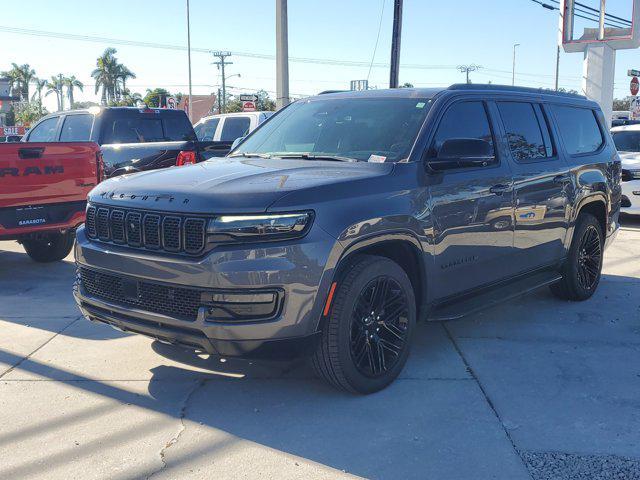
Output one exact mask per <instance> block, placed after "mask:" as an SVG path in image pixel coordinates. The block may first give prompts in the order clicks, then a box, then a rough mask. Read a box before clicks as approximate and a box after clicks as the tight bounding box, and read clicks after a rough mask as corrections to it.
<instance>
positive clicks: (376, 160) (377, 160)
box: [367, 155, 387, 163]
mask: <svg viewBox="0 0 640 480" xmlns="http://www.w3.org/2000/svg"><path fill="white" fill-rule="evenodd" d="M386 159H387V157H383V156H382V155H371V156H370V157H369V160H367V161H368V162H371V163H384V161H385V160H386Z"/></svg>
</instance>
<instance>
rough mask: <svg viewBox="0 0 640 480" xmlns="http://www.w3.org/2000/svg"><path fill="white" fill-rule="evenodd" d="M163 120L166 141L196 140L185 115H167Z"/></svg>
mask: <svg viewBox="0 0 640 480" xmlns="http://www.w3.org/2000/svg"><path fill="white" fill-rule="evenodd" d="M163 120H164V133H165V138H166V140H167V141H170V142H178V141H187V140H196V135H195V132H194V131H193V126H192V125H191V122H189V119H188V118H187V116H186V115H167V116H166V117H165V118H164V119H163Z"/></svg>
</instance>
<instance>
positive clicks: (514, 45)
mask: <svg viewBox="0 0 640 480" xmlns="http://www.w3.org/2000/svg"><path fill="white" fill-rule="evenodd" d="M519 46H520V44H519V43H514V44H513V67H512V70H511V85H512V86H513V85H515V84H516V47H519Z"/></svg>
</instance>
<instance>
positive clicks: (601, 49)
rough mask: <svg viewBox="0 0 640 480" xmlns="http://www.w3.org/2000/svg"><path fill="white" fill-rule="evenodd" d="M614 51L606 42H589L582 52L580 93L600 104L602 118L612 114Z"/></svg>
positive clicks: (608, 117)
mask: <svg viewBox="0 0 640 480" xmlns="http://www.w3.org/2000/svg"><path fill="white" fill-rule="evenodd" d="M615 68H616V51H615V50H614V49H613V48H611V47H610V46H608V45H607V44H595V43H593V44H589V45H588V46H587V49H586V50H585V52H584V63H583V74H582V93H583V94H584V95H586V96H587V98H589V99H591V100H594V101H596V102H598V104H600V108H602V111H603V113H604V118H606V119H607V121H608V122H611V117H612V116H613V80H614V77H615Z"/></svg>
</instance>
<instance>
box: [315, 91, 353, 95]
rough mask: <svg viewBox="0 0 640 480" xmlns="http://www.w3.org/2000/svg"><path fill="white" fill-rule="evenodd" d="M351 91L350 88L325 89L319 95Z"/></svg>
mask: <svg viewBox="0 0 640 480" xmlns="http://www.w3.org/2000/svg"><path fill="white" fill-rule="evenodd" d="M349 91H350V90H323V91H322V92H320V93H319V94H318V95H326V94H328V93H344V92H349Z"/></svg>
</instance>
